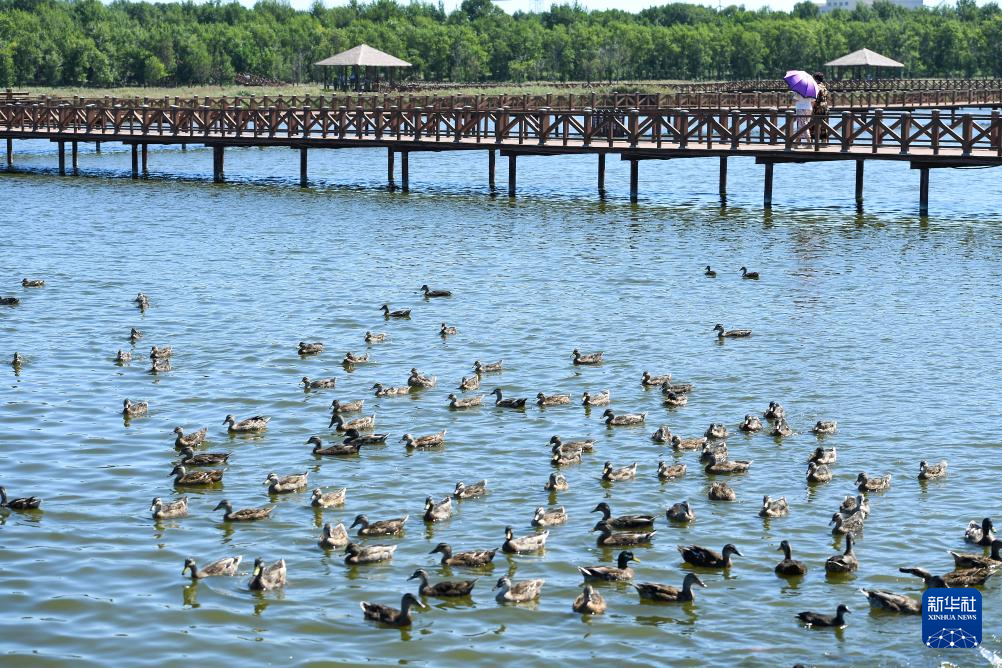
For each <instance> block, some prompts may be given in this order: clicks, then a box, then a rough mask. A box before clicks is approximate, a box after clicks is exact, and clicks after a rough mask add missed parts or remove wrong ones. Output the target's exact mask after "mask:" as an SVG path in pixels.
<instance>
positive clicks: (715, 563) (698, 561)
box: [677, 543, 745, 568]
mask: <svg viewBox="0 0 1002 668" xmlns="http://www.w3.org/2000/svg"><path fill="white" fill-rule="evenodd" d="M677 549H678V552H679V554H681V555H682V560H683V561H685V562H686V563H687V564H692V565H693V566H703V567H704V568H730V565H731V555H732V554H736V555H738V556H739V557H743V556H745V555H743V554H741V552H740V551H739V550H738V548H736V547H735V546H734V545H733V544H732V543H728V544H727V545H724V549H723V550H722V551H721V552H719V553H718V552H714V551H713V550H710V549H708V548H705V547H700V546H699V545H678V546H677Z"/></svg>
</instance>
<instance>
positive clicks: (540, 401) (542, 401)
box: [536, 392, 571, 407]
mask: <svg viewBox="0 0 1002 668" xmlns="http://www.w3.org/2000/svg"><path fill="white" fill-rule="evenodd" d="M569 403H571V395H569V394H550V395H546V394H543V393H542V392H539V393H538V394H536V404H537V405H539V406H542V407H546V406H563V405H564V404H569Z"/></svg>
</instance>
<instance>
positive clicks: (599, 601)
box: [571, 584, 605, 615]
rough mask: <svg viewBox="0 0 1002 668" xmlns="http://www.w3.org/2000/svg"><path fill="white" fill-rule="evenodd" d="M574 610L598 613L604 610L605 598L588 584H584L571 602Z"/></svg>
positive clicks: (582, 612)
mask: <svg viewBox="0 0 1002 668" xmlns="http://www.w3.org/2000/svg"><path fill="white" fill-rule="evenodd" d="M571 609H572V610H574V612H577V613H580V614H582V615H600V614H602V613H603V612H605V599H604V598H602V595H601V594H599V593H598V592H597V591H595V588H594V587H592V586H591V585H590V584H586V585H585V586H584V588H583V589H582V590H581V593H580V594H578V596H577V598H575V599H574V603H572V604H571Z"/></svg>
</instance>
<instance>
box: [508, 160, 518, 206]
mask: <svg viewBox="0 0 1002 668" xmlns="http://www.w3.org/2000/svg"><path fill="white" fill-rule="evenodd" d="M515 180H516V167H515V154H514V153H509V154H508V197H514V196H515Z"/></svg>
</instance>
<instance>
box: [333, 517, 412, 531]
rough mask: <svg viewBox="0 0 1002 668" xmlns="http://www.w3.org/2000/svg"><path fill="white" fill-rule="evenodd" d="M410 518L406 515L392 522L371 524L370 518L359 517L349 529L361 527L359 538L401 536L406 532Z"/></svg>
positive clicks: (384, 521)
mask: <svg viewBox="0 0 1002 668" xmlns="http://www.w3.org/2000/svg"><path fill="white" fill-rule="evenodd" d="M408 517H410V515H404V516H403V517H397V518H394V519H391V520H380V521H378V522H369V518H368V517H366V516H365V515H358V516H356V517H355V521H354V522H352V523H351V526H350V527H348V528H349V529H354V528H355V527H356V526H357V527H361V528H360V529H359V530H358V535H359V536H399V535H401V534H403V532H404V524H406V522H407V518H408Z"/></svg>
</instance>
